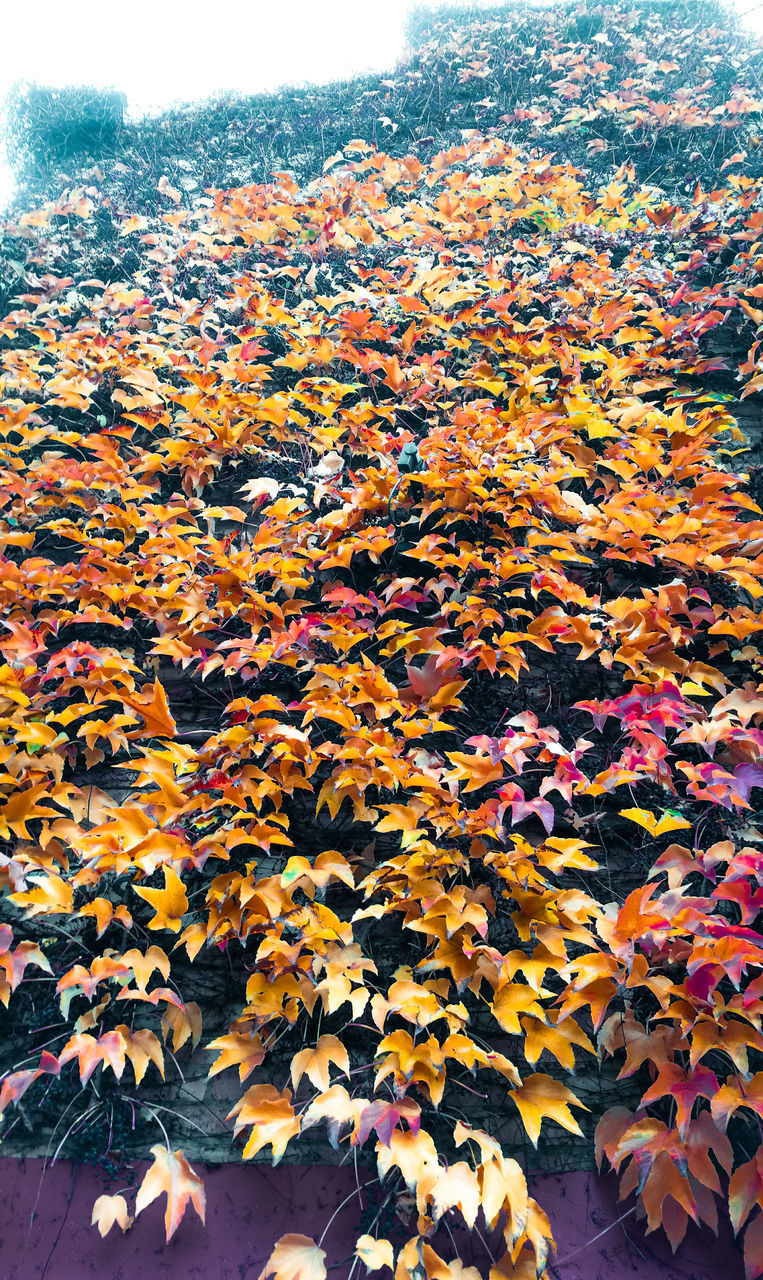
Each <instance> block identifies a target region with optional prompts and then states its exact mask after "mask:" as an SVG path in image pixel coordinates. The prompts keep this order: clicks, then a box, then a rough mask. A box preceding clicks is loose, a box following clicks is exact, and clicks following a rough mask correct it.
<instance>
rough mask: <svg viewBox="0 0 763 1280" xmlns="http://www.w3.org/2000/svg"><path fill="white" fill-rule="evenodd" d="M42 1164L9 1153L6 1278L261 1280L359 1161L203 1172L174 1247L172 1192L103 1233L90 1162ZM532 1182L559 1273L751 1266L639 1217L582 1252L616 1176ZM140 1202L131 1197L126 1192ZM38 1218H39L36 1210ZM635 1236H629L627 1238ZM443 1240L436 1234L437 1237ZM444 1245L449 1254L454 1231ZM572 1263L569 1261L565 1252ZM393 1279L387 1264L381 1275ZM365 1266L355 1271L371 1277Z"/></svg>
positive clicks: (690, 1273)
mask: <svg viewBox="0 0 763 1280" xmlns="http://www.w3.org/2000/svg"><path fill="white" fill-rule="evenodd" d="M42 1166H43V1162H42V1160H23V1161H19V1160H11V1159H0V1190H1V1192H2V1202H3V1213H2V1219H1V1220H0V1280H88V1278H89V1277H91V1276H92V1277H94V1280H95V1278H97V1280H257V1277H258V1276H259V1274H260V1271H261V1269H262V1266H263V1263H264V1262H265V1260H266V1258H267V1256H268V1254H269V1252H270V1250H271V1248H272V1246H273V1244H274V1243H275V1241H276V1239H277V1238H278V1236H280V1235H283V1234H284V1233H286V1232H288V1231H296V1232H301V1233H303V1234H304V1235H313V1236H316V1238H317V1235H319V1234H320V1233H321V1231H322V1230H323V1227H324V1226H325V1224H326V1222H327V1221H328V1219H329V1217H330V1216H331V1213H332V1212H333V1210H334V1209H335V1208H336V1207H337V1206H338V1205H339V1204H340V1203H341V1201H342V1200H343V1199H344V1197H345V1196H347V1195H349V1194H350V1193H351V1192H352V1190H353V1188H354V1187H355V1185H356V1184H355V1175H354V1172H353V1170H352V1169H350V1168H342V1169H333V1168H326V1167H319V1168H315V1167H313V1168H304V1167H302V1166H299V1165H287V1166H284V1167H281V1168H278V1169H271V1168H269V1167H268V1166H267V1165H225V1166H223V1167H222V1168H212V1169H204V1167H203V1166H202V1165H199V1166H198V1167H197V1172H198V1173H199V1174H200V1175H201V1176H202V1177H203V1178H204V1182H205V1185H206V1191H207V1226H206V1228H205V1227H202V1225H201V1223H200V1222H199V1220H198V1219H197V1218H196V1215H195V1213H194V1211H193V1209H192V1208H191V1207H190V1206H189V1207H188V1210H187V1212H186V1216H185V1218H184V1219H183V1221H182V1223H181V1224H180V1227H179V1228H178V1231H177V1233H176V1235H175V1237H174V1238H173V1240H172V1241H171V1242H170V1244H169V1245H167V1244H165V1242H164V1227H163V1213H164V1203H165V1201H164V1197H162V1198H161V1200H157V1201H155V1202H154V1204H153V1205H150V1206H149V1207H148V1208H147V1209H145V1210H144V1212H143V1213H142V1214H141V1215H140V1217H139V1218H138V1220H137V1222H136V1223H135V1225H134V1226H133V1227H132V1229H131V1230H130V1231H128V1232H127V1234H126V1235H124V1236H123V1235H122V1233H121V1231H120V1230H119V1228H118V1227H114V1228H112V1231H111V1233H110V1234H109V1235H108V1236H107V1237H106V1239H105V1240H102V1239H101V1237H100V1236H99V1235H98V1232H97V1230H96V1229H95V1228H94V1227H92V1228H91V1226H90V1217H91V1213H92V1206H93V1202H94V1200H95V1199H96V1197H97V1196H98V1195H101V1194H102V1193H103V1192H104V1191H108V1192H110V1193H113V1192H116V1191H119V1190H121V1187H120V1186H119V1185H118V1184H117V1183H113V1184H111V1185H110V1186H106V1185H104V1180H103V1179H102V1177H101V1175H100V1174H98V1173H96V1172H94V1171H93V1169H92V1168H90V1167H89V1166H83V1167H80V1168H79V1170H77V1169H76V1168H75V1166H74V1165H73V1164H72V1163H70V1162H69V1161H65V1160H62V1161H59V1162H58V1164H56V1165H55V1166H54V1167H53V1168H52V1169H51V1168H48V1169H47V1170H46V1171H45V1175H44V1177H43V1176H42ZM531 1190H532V1193H533V1195H534V1196H535V1197H536V1199H537V1200H538V1201H539V1202H540V1204H541V1206H542V1207H543V1209H545V1211H546V1213H547V1214H548V1216H549V1218H550V1219H551V1225H552V1227H553V1230H554V1234H555V1236H556V1241H557V1245H558V1250H559V1252H558V1260H559V1263H561V1264H563V1265H560V1266H559V1267H558V1268H554V1269H552V1270H551V1275H552V1276H553V1277H554V1280H635V1278H636V1277H637V1278H638V1280H741V1278H742V1276H743V1267H742V1264H741V1259H740V1256H739V1254H738V1252H737V1251H736V1249H735V1247H734V1242H733V1236H732V1235H731V1231H730V1229H729V1228H728V1227H726V1228H725V1229H724V1228H722V1229H721V1235H720V1239H719V1240H716V1239H715V1237H714V1236H712V1235H711V1234H710V1233H709V1232H700V1231H698V1230H697V1229H696V1228H692V1227H690V1230H689V1235H688V1236H687V1239H686V1240H685V1241H684V1243H683V1245H682V1246H681V1248H680V1249H679V1251H678V1254H677V1255H676V1257H675V1258H673V1256H672V1254H671V1252H670V1247H669V1246H668V1245H666V1244H665V1242H664V1241H663V1240H662V1239H661V1238H660V1237H659V1236H658V1235H657V1234H655V1235H652V1236H647V1237H646V1238H644V1235H643V1231H642V1230H641V1228H640V1226H639V1225H638V1224H637V1223H635V1221H634V1216H633V1215H632V1214H631V1216H630V1217H628V1218H626V1220H625V1221H624V1222H623V1223H622V1225H617V1226H614V1227H613V1228H612V1230H611V1231H608V1232H607V1233H606V1234H605V1235H603V1236H602V1237H601V1238H600V1239H599V1240H596V1241H595V1242H593V1243H590V1244H588V1246H587V1247H586V1248H585V1249H584V1250H583V1251H582V1252H580V1253H577V1252H576V1251H577V1250H578V1249H580V1248H581V1246H584V1245H586V1243H587V1242H588V1241H591V1240H592V1238H593V1237H594V1236H596V1235H597V1234H598V1233H599V1232H601V1231H603V1230H604V1229H605V1228H606V1227H608V1226H610V1225H611V1224H612V1223H613V1222H614V1221H615V1220H616V1219H617V1218H618V1217H619V1216H620V1214H621V1213H622V1206H619V1205H618V1203H617V1199H616V1196H617V1189H616V1185H615V1183H614V1180H613V1179H611V1178H605V1179H598V1178H596V1177H595V1176H594V1175H592V1174H587V1173H568V1174H563V1175H549V1176H544V1177H540V1178H536V1179H534V1180H533V1181H532V1183H531ZM126 1198H127V1200H128V1203H130V1204H131V1203H132V1198H131V1197H130V1196H127V1197H126ZM33 1213H34V1215H35V1216H34V1217H33V1219H32V1221H31V1223H30V1217H31V1215H32V1214H33ZM359 1218H360V1214H359V1210H358V1202H357V1197H356V1198H354V1199H353V1200H351V1201H350V1203H349V1204H348V1205H347V1206H346V1207H345V1208H344V1209H343V1210H342V1211H341V1213H340V1214H339V1215H338V1217H337V1218H336V1220H335V1222H334V1224H333V1226H332V1227H331V1230H330V1232H329V1235H328V1236H327V1238H326V1241H325V1244H324V1247H325V1248H326V1251H327V1254H328V1257H327V1264H328V1265H329V1266H331V1265H332V1264H340V1265H336V1266H335V1267H334V1269H332V1270H331V1271H329V1280H346V1276H347V1274H348V1271H349V1265H350V1264H349V1261H346V1260H347V1259H348V1258H349V1257H350V1255H351V1254H352V1248H353V1244H354V1241H355V1239H356V1237H357V1235H358V1234H359V1232H360V1227H359ZM626 1233H627V1234H626ZM434 1243H435V1244H437V1242H434ZM458 1244H459V1248H460V1250H461V1256H462V1258H463V1259H464V1262H465V1263H467V1264H468V1263H471V1264H472V1265H475V1266H477V1267H478V1268H479V1269H480V1271H481V1273H482V1274H483V1275H485V1276H487V1273H488V1270H489V1264H486V1258H485V1253H484V1250H483V1249H482V1246H481V1245H480V1242H479V1240H478V1239H477V1238H476V1237H474V1241H473V1245H474V1247H472V1240H470V1239H469V1237H468V1235H466V1234H464V1235H463V1236H460V1237H459V1238H458ZM441 1252H442V1253H443V1256H445V1257H446V1258H447V1257H450V1256H452V1253H451V1252H450V1248H449V1241H448V1239H447V1236H446V1237H445V1239H444V1241H443V1243H442V1248H441ZM573 1253H574V1254H575V1256H574V1257H570V1259H569V1262H565V1259H566V1258H567V1257H568V1255H571V1254H573ZM372 1274H373V1275H374V1276H378V1277H379V1280H389V1277H390V1272H389V1271H388V1270H383V1271H377V1272H374V1273H372ZM364 1275H365V1267H360V1270H358V1268H357V1267H356V1269H355V1276H356V1277H359V1280H362V1277H363V1276H364Z"/></svg>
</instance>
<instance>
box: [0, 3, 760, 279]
mask: <svg viewBox="0 0 763 1280" xmlns="http://www.w3.org/2000/svg"><path fill="white" fill-rule="evenodd" d="M408 37H409V41H410V42H411V43H412V45H413V46H414V47H413V49H412V51H411V54H410V56H407V57H406V58H405V59H404V60H403V61H402V62H401V63H400V65H399V66H398V67H396V68H395V69H394V70H393V71H392V72H391V73H389V74H372V75H367V76H364V77H362V78H361V79H357V78H356V79H352V80H347V81H341V82H338V83H332V84H330V85H303V86H293V85H292V86H283V87H282V88H281V90H280V91H279V92H278V93H275V94H265V93H262V94H257V95H252V96H246V95H238V96H233V95H226V96H225V97H224V98H219V99H217V98H215V99H212V100H208V101H206V102H203V103H189V104H184V105H178V106H176V107H175V108H173V109H172V110H170V111H167V112H166V113H164V114H163V116H162V117H161V119H160V121H159V122H158V123H157V121H156V120H155V119H154V118H153V117H152V118H149V119H148V120H145V121H140V120H131V121H128V122H125V123H123V124H122V123H120V121H121V106H120V103H119V95H118V94H108V93H101V94H98V95H95V96H93V94H92V91H90V94H89V96H88V91H87V90H83V89H79V88H75V89H67V90H60V89H54V90H44V89H43V90H40V89H38V88H36V87H35V86H32V87H30V86H28V85H25V84H23V83H18V84H17V85H16V86H15V88H14V91H13V93H12V94H11V96H10V98H9V100H8V103H7V106H6V116H7V131H8V135H9V148H10V151H11V153H12V157H13V163H14V165H15V166H16V167H17V169H18V172H19V175H20V179H21V180H20V187H21V190H22V192H23V193H24V194H23V195H22V196H21V200H22V202H23V200H25V199H26V200H28V199H29V193H33V194H34V196H35V197H36V198H37V199H38V200H42V199H44V198H45V196H46V195H48V196H50V194H51V193H52V192H54V191H55V192H58V191H59V190H60V184H61V182H62V181H66V182H68V183H71V180H72V171H73V161H74V160H76V159H77V157H78V156H79V157H80V159H81V160H82V162H83V166H84V165H86V164H88V163H90V164H92V158H93V157H97V158H98V159H99V162H100V163H104V162H105V161H106V160H116V161H117V165H116V166H111V183H112V186H113V187H115V188H117V189H119V190H120V191H121V193H122V194H123V196H124V198H126V199H129V200H130V201H131V202H132V203H133V206H134V207H135V208H136V209H137V210H138V211H139V212H150V210H151V208H152V203H153V192H154V190H155V185H156V181H157V179H158V177H159V176H160V174H162V173H165V174H167V176H168V177H169V179H170V180H171V182H172V183H173V184H174V185H175V186H176V187H179V188H180V189H181V190H182V191H186V192H189V191H196V192H197V193H198V192H199V191H200V189H202V188H205V187H209V186H215V187H232V186H238V185H239V184H240V183H246V182H248V181H251V180H252V179H253V177H254V175H257V177H258V179H259V180H262V181H266V180H267V179H268V177H269V175H270V173H271V171H272V170H273V169H282V168H287V167H288V168H289V170H290V171H291V172H292V173H294V174H295V176H296V177H297V178H298V179H299V180H301V181H309V180H310V178H312V177H313V175H314V174H315V173H316V172H318V171H319V170H320V167H321V165H322V164H323V162H324V161H325V160H326V158H327V157H328V156H329V155H331V154H333V153H334V152H335V151H336V150H337V149H341V148H343V147H344V145H345V144H346V143H347V142H348V141H349V140H350V139H352V138H353V137H362V138H365V139H366V140H367V141H368V142H371V143H373V144H374V145H375V146H376V147H378V148H379V149H380V150H384V151H388V152H390V153H391V154H394V155H396V156H398V157H402V156H405V155H407V154H416V155H418V157H419V158H420V159H422V160H429V159H430V158H431V157H432V155H433V154H435V153H436V152H437V151H438V150H439V149H441V148H442V147H443V146H446V145H448V143H449V142H451V141H452V140H453V134H454V131H456V132H457V130H459V129H473V128H479V129H481V130H487V129H489V128H490V127H493V126H494V125H495V122H496V121H499V122H500V128H501V129H502V130H503V134H502V136H504V137H506V138H507V140H508V141H510V142H512V143H514V144H515V145H524V144H530V145H534V144H540V145H546V144H545V143H544V139H547V138H550V139H551V145H553V146H554V147H557V148H558V149H559V152H560V153H561V154H563V155H564V156H565V158H567V159H568V160H570V161H572V162H573V163H575V164H578V165H584V164H585V163H586V159H587V158H590V157H596V158H597V161H598V168H599V171H600V172H601V171H603V168H604V166H605V165H607V166H611V169H612V170H613V171H614V169H616V168H617V167H618V165H619V164H620V163H621V162H623V161H627V162H629V163H632V164H633V165H634V166H635V169H636V175H637V177H638V178H639V179H640V180H642V181H644V182H655V181H656V182H658V183H659V184H660V186H661V187H663V189H664V190H665V191H666V193H667V194H668V195H669V196H673V195H675V194H676V193H677V192H678V193H683V192H684V190H685V185H686V183H687V181H691V182H692V183H693V182H695V181H696V179H697V178H702V179H703V180H704V179H705V177H706V175H709V174H712V173H713V172H717V168H718V166H719V165H720V164H721V163H722V162H723V161H724V160H725V159H727V158H728V157H729V156H730V155H732V154H733V153H736V152H738V151H740V149H741V150H744V151H745V152H746V153H747V154H746V156H745V157H744V162H745V163H746V164H747V166H748V168H752V167H753V166H754V164H755V162H756V155H757V150H758V148H759V146H760V133H761V129H760V99H761V93H760V88H759V86H760V77H761V71H762V70H763V57H762V56H761V50H760V47H759V46H758V45H756V44H755V43H754V42H752V41H751V40H750V38H749V36H748V35H747V34H746V33H744V32H740V31H739V30H738V22H737V20H736V18H735V16H734V13H733V11H732V10H729V9H728V8H727V7H726V6H725V5H724V4H723V3H721V2H720V0H640V2H639V3H638V4H635V5H623V4H617V5H606V6H605V5H603V4H590V3H589V4H586V5H583V6H581V5H580V4H579V3H573V2H572V0H562V2H561V3H559V4H555V5H553V6H552V5H549V4H547V3H540V4H538V3H534V2H533V0H515V3H512V4H511V5H510V6H506V5H500V4H498V5H494V6H486V5H484V4H479V5H475V6H471V7H470V6H468V5H464V4H459V5H457V6H448V5H446V6H443V9H442V11H440V10H438V11H436V12H435V11H433V10H432V9H431V8H429V7H427V8H425V9H422V10H420V11H414V12H413V14H412V15H411V16H410V18H409V24H408ZM30 88H31V94H30ZM62 157H64V158H65V163H64V164H63V166H62ZM120 165H121V166H122V168H121V169H120V168H119V166H120ZM99 274H100V273H99Z"/></svg>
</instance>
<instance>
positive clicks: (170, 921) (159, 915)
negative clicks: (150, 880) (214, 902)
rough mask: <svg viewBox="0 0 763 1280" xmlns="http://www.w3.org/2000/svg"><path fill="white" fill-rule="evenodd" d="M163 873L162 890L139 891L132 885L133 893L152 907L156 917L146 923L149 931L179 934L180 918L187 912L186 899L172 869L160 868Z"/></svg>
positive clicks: (184, 892)
mask: <svg viewBox="0 0 763 1280" xmlns="http://www.w3.org/2000/svg"><path fill="white" fill-rule="evenodd" d="M162 871H163V872H164V888H163V889H139V888H138V887H137V885H133V889H134V890H135V892H136V893H137V894H138V895H139V896H140V897H141V898H145V900H146V902H147V903H148V904H149V906H151V907H153V909H154V911H155V912H156V915H155V916H154V917H153V919H152V920H149V922H148V928H149V929H170V930H171V931H172V932H173V933H179V932H180V929H181V927H182V922H181V918H182V916H183V915H184V914H185V912H186V911H187V910H188V898H187V896H186V891H185V886H184V885H183V882H182V880H181V879H180V876H179V875H178V874H177V872H176V871H173V869H172V867H168V866H164V867H162Z"/></svg>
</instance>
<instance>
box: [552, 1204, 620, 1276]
mask: <svg viewBox="0 0 763 1280" xmlns="http://www.w3.org/2000/svg"><path fill="white" fill-rule="evenodd" d="M637 1207H638V1206H637V1205H635V1204H634V1206H633V1208H632V1209H627V1210H626V1212H625V1213H623V1214H621V1215H620V1217H619V1218H616V1219H615V1221H614V1222H610V1224H609V1226H608V1227H605V1228H604V1230H603V1231H600V1232H599V1233H598V1235H595V1236H592V1237H591V1239H590V1240H586V1242H585V1244H581V1245H580V1246H579V1247H578V1248H577V1249H573V1250H572V1253H568V1254H567V1256H566V1258H560V1259H559V1261H558V1262H554V1263H553V1264H549V1268H548V1269H549V1271H556V1269H557V1267H565V1266H566V1265H567V1263H568V1262H571V1261H572V1259H573V1258H577V1256H578V1254H579V1253H583V1251H584V1250H585V1249H590V1247H591V1245H592V1244H596V1241H597V1240H601V1237H602V1236H605V1235H606V1234H607V1232H608V1231H612V1229H613V1228H614V1227H619V1225H620V1223H621V1222H625V1219H626V1218H630V1216H631V1214H632V1213H635V1212H636V1209H637Z"/></svg>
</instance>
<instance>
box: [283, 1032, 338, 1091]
mask: <svg viewBox="0 0 763 1280" xmlns="http://www.w3.org/2000/svg"><path fill="white" fill-rule="evenodd" d="M331 1063H333V1065H334V1066H336V1067H338V1068H339V1070H340V1071H342V1072H347V1071H349V1069H350V1059H349V1057H348V1054H347V1050H346V1049H345V1047H344V1045H343V1044H342V1042H341V1040H339V1039H338V1038H337V1037H336V1036H329V1035H323V1036H321V1037H320V1039H319V1040H318V1043H317V1044H316V1046H315V1048H314V1049H301V1050H300V1051H299V1053H295V1055H294V1057H293V1058H292V1060H291V1082H292V1084H293V1086H294V1088H295V1089H296V1088H297V1087H298V1085H299V1082H300V1080H301V1079H302V1077H303V1075H306V1076H307V1078H308V1080H309V1081H310V1083H311V1084H313V1085H315V1088H316V1089H321V1090H325V1089H328V1087H329V1085H330V1083H331V1080H330V1076H329V1064H331Z"/></svg>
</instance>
